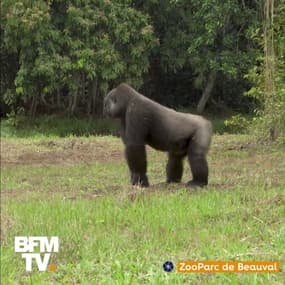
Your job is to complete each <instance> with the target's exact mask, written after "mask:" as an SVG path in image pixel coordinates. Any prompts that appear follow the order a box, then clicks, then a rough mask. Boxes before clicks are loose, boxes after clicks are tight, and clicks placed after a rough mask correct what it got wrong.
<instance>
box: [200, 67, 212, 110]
mask: <svg viewBox="0 0 285 285" xmlns="http://www.w3.org/2000/svg"><path fill="white" fill-rule="evenodd" d="M215 81H216V71H213V70H212V71H211V72H210V74H209V77H208V82H207V85H206V88H205V89H204V91H203V94H202V97H201V99H200V100H199V103H198V106H197V113H198V114H201V113H203V111H204V109H205V106H206V103H207V101H208V99H209V98H210V96H211V93H212V90H213V87H214V85H215Z"/></svg>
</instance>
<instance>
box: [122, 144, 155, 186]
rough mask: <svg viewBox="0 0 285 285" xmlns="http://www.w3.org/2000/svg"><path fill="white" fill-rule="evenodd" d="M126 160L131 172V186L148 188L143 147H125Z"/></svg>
mask: <svg viewBox="0 0 285 285" xmlns="http://www.w3.org/2000/svg"><path fill="white" fill-rule="evenodd" d="M125 153H126V159H127V163H128V166H129V169H130V172H131V182H132V185H140V186H143V187H148V186H149V182H148V178H147V176H146V168H147V162H146V151H145V146H144V145H126V150H125Z"/></svg>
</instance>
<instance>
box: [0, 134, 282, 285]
mask: <svg viewBox="0 0 285 285" xmlns="http://www.w3.org/2000/svg"><path fill="white" fill-rule="evenodd" d="M38 134H39V133H37V134H33V135H32V136H29V135H28V134H27V132H26V133H25V135H24V137H25V138H17V137H16V135H9V134H7V135H6V136H5V138H3V139H2V141H1V162H2V165H1V247H2V248H1V249H2V252H1V284H5V285H6V284H7V285H9V284H36V285H38V284H39V285H41V284H43V285H44V284H66V285H67V284H86V285H87V284H110V285H111V284H122V285H123V284H256V285H259V284H264V285H267V284H280V285H281V284H284V280H285V274H284V270H285V263H284V260H285V186H284V185H285V157H284V155H283V154H284V148H282V147H280V146H278V147H277V146H267V145H258V144H255V143H254V142H253V141H252V140H251V137H249V136H246V135H215V136H214V138H213V144H212V148H211V150H210V153H209V166H210V184H209V186H208V187H207V188H205V189H200V190H197V191H190V190H189V189H186V188H185V187H184V183H185V182H186V181H187V180H188V179H189V178H190V177H189V167H188V166H187V165H186V164H185V171H184V172H185V173H184V176H183V183H180V184H171V185H167V184H165V183H164V181H165V164H166V155H165V154H163V153H160V152H156V151H154V150H151V149H148V161H149V163H148V173H149V179H150V183H151V187H150V188H148V189H140V188H137V187H132V186H130V185H129V178H128V170H127V166H126V164H125V161H124V157H123V146H122V143H121V141H120V139H119V138H115V137H111V136H101V137H98V136H89V137H74V136H72V137H65V138H60V137H59V136H57V135H54V136H48V135H47V136H44V135H41V136H39V135H38ZM20 235H27V236H45V235H47V236H52V235H56V236H58V237H59V241H60V248H59V253H56V254H53V255H52V262H53V263H55V264H56V265H57V270H56V271H55V272H38V271H37V270H34V271H33V272H32V273H26V272H25V265H24V262H23V260H22V259H21V257H20V254H19V253H14V237H15V236H20ZM166 260H171V261H173V262H174V264H176V262H177V261H178V260H201V261H203V260H223V261H224V260H225V261H226V260H236V261H238V260H242V261H244V260H253V261H259V260H279V261H280V262H281V266H282V269H283V272H281V273H207V274H201V273H200V274H199V273H178V272H177V269H176V268H175V269H174V271H173V272H171V273H166V272H164V271H163V269H162V264H163V263H164V262H165V261H166Z"/></svg>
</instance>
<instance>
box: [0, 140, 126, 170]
mask: <svg viewBox="0 0 285 285" xmlns="http://www.w3.org/2000/svg"><path fill="white" fill-rule="evenodd" d="M121 159H123V151H122V149H121V148H120V147H118V148H115V147H114V146H112V145H110V144H109V143H108V142H101V141H96V140H88V141H86V140H85V141H83V140H80V139H73V138H72V139H60V140H57V141H52V140H49V141H40V142H37V143H36V144H35V143H20V142H12V141H9V140H6V139H2V141H1V164H2V165H8V164H20V165H25V164H27V165H30V164H39V165H46V164H76V163H82V162H83V163H92V162H94V161H99V162H110V161H116V160H121Z"/></svg>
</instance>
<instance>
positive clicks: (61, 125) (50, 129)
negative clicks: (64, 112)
mask: <svg viewBox="0 0 285 285" xmlns="http://www.w3.org/2000/svg"><path fill="white" fill-rule="evenodd" d="M116 128H117V126H116V123H115V122H114V121H112V120H110V119H100V120H99V119H97V120H96V119H94V118H76V117H71V118H66V117H62V118H61V117H59V116H52V115H48V116H41V117H36V118H29V117H17V118H15V119H3V120H2V121H1V137H14V138H29V137H33V138H35V137H39V138H46V137H69V136H91V135H97V134H100V135H106V134H114V133H117V131H116Z"/></svg>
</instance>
